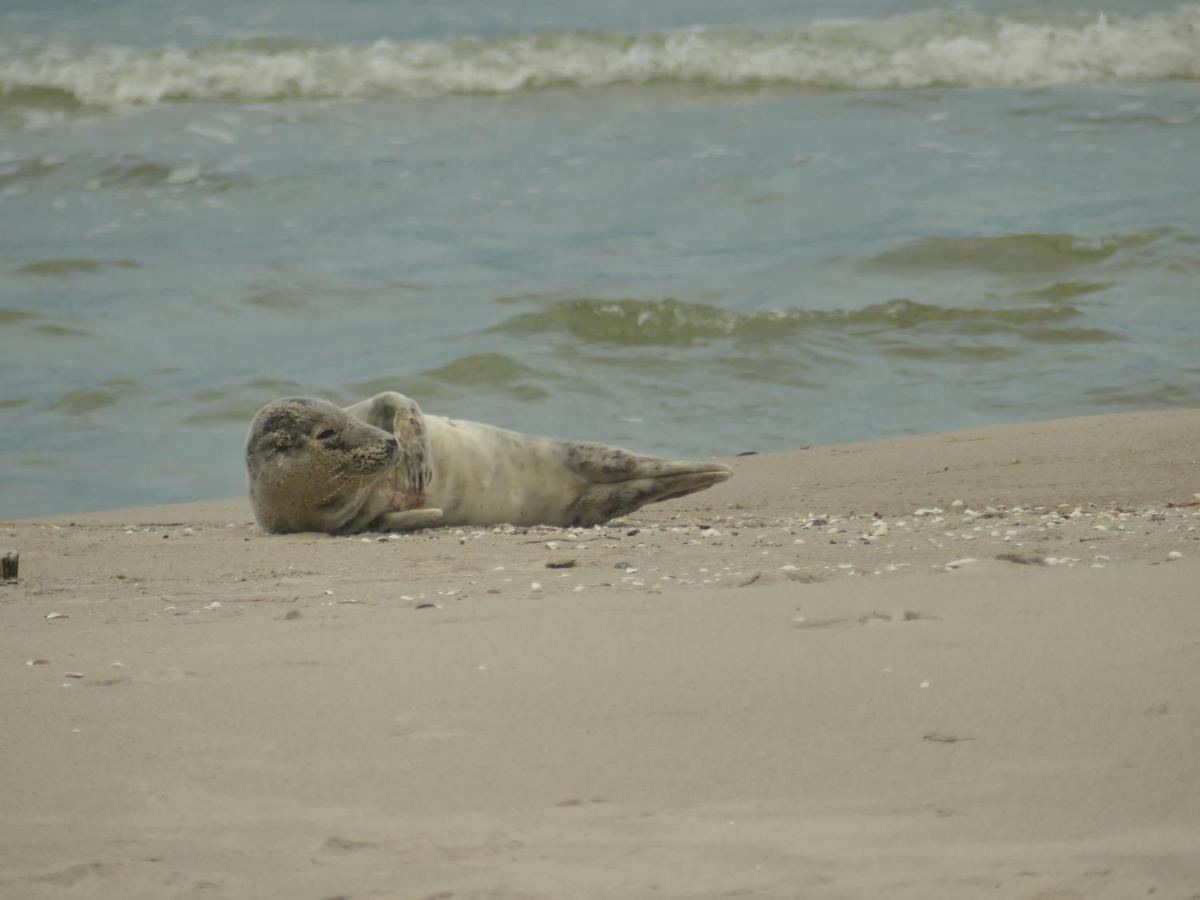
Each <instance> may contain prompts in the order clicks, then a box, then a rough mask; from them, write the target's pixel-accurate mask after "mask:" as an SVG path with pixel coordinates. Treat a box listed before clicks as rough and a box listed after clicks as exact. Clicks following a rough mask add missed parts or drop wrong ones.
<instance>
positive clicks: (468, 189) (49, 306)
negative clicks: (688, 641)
mask: <svg viewBox="0 0 1200 900" xmlns="http://www.w3.org/2000/svg"><path fill="white" fill-rule="evenodd" d="M197 9H198V8H197V7H195V5H188V4H183V3H170V2H161V3H152V2H150V0H139V2H130V0H121V2H117V3H113V4H108V5H104V6H103V7H101V6H97V5H95V4H86V3H82V2H53V3H38V4H33V3H29V4H28V5H24V6H23V5H21V4H8V5H6V6H5V8H4V10H0V221H3V223H4V224H3V227H2V229H0V517H15V516H22V515H36V514H41V513H54V512H66V511H81V510H85V509H94V508H104V507H117V506H129V505H140V504H149V503H156V502H165V501H174V500H190V499H202V498H210V497H223V496H230V495H234V494H237V493H240V492H241V491H242V489H243V485H244V483H243V479H244V476H243V474H242V468H241V467H242V462H241V442H242V438H243V436H244V432H245V428H246V426H247V424H248V422H249V419H250V417H251V416H252V414H253V412H254V411H255V409H257V407H258V406H260V405H261V404H262V403H264V402H266V401H268V400H270V399H273V398H275V397H279V396H284V395H294V394H306V395H314V396H324V397H328V398H330V399H333V400H336V401H340V402H345V403H350V402H353V401H355V400H357V399H360V398H361V397H363V396H366V395H367V394H369V393H372V392H374V391H378V390H384V389H394V390H401V391H404V392H406V393H409V394H411V395H412V396H414V397H416V398H417V399H418V401H419V402H421V404H422V405H423V406H424V408H425V409H427V410H429V411H432V412H437V413H441V414H446V415H452V416H459V417H464V418H475V419H480V420H483V421H488V422H492V423H495V424H498V425H503V426H506V427H510V428H516V429H518V430H523V431H530V432H540V433H548V434H555V435H560V436H563V437H574V438H586V439H595V440H602V441H606V442H609V443H615V444H621V445H626V446H630V447H634V448H637V449H640V450H644V451H648V452H655V453H661V454H666V455H672V456H702V455H708V454H722V455H729V454H734V453H738V452H744V451H749V450H756V451H770V450H778V449H785V448H789V447H794V446H799V445H806V444H813V443H824V442H831V441H842V440H853V439H862V438H871V437H882V436H888V435H896V434H902V433H912V432H920V431H929V430H937V429H953V428H960V427H968V426H973V425H978V424H983V423H992V422H1003V421H1015V420H1023V419H1034V418H1051V417H1058V416H1069V415H1079V414H1088V413H1098V412H1117V411H1122V410H1133V409H1158V408H1171V407H1179V406H1196V405H1200V353H1198V351H1197V347H1198V343H1197V334H1198V330H1200V329H1198V328H1197V325H1198V323H1200V292H1198V291H1197V287H1196V286H1197V284H1198V283H1200V281H1198V276H1200V178H1197V177H1196V169H1197V165H1196V160H1197V159H1198V158H1200V156H1198V154H1200V6H1197V5H1195V4H1185V5H1178V4H1174V3H1130V2H1127V3H1111V2H1110V3H1107V4H1102V3H1078V4H1066V3H1038V4H1030V3H1017V2H990V3H978V4H976V5H974V6H970V7H964V6H961V5H958V4H954V5H951V4H920V3H913V2H866V0H862V2H855V3H846V4H831V3H815V2H814V3H782V2H779V3H763V4H759V5H755V6H751V7H748V8H744V9H743V8H738V9H735V8H733V7H731V6H729V5H727V4H715V3H684V2H671V3H664V4H660V5H655V6H653V7H647V6H646V5H644V4H643V5H640V6H639V5H634V4H622V3H616V4H605V5H604V7H603V8H602V9H601V8H599V7H597V8H592V6H591V5H590V4H582V3H576V4H571V3H565V4H549V3H546V4H542V3H531V4H509V5H505V4H503V3H501V4H488V5H484V4H472V3H464V4H455V5H453V7H449V6H446V5H441V6H434V5H426V4H416V3H413V4H392V3H383V2H382V0H364V2H361V3H356V4H354V5H353V14H352V15H351V14H348V13H345V12H344V11H343V13H342V14H334V11H333V8H332V6H331V5H328V4H322V3H318V2H316V0H311V2H307V0H306V2H302V3H290V4H285V3H283V2H282V0H271V2H263V0H251V2H248V3H242V4H236V5H235V4H232V3H214V4H211V5H206V6H205V7H204V8H203V10H201V11H197ZM339 9H343V10H344V9H345V8H343V7H339Z"/></svg>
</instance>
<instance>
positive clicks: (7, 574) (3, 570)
mask: <svg viewBox="0 0 1200 900" xmlns="http://www.w3.org/2000/svg"><path fill="white" fill-rule="evenodd" d="M20 565H21V554H20V553H17V552H15V551H6V552H5V553H4V554H3V555H2V556H0V581H16V580H17V570H18V568H19V567H20Z"/></svg>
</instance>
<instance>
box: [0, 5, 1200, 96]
mask: <svg viewBox="0 0 1200 900" xmlns="http://www.w3.org/2000/svg"><path fill="white" fill-rule="evenodd" d="M1164 79H1200V5H1196V4H1189V5H1186V6H1182V7H1180V8H1178V9H1177V10H1175V11H1173V12H1169V13H1160V14H1150V15H1145V16H1140V17H1134V18H1120V17H1113V16H1108V15H1104V14H1099V15H1088V16H1084V15H1077V16H1059V17H1056V18H1053V19H1036V18H1001V17H992V16H987V15H983V14H981V13H975V12H970V11H955V12H930V13H922V14H917V15H908V16H897V17H893V18H888V19H882V20H876V21H855V22H823V23H815V24H812V25H809V26H807V27H803V28H798V29H795V30H788V31H774V32H750V31H738V30H730V29H703V28H694V29H685V30H677V31H668V32H661V33H657V34H639V35H635V34H620V33H597V32H557V33H546V34H539V35H517V36H506V37H496V38H486V39H483V38H480V39H474V38H457V39H451V40H445V41H426V42H391V41H380V42H377V43H375V44H371V45H366V46H359V45H331V44H302V43H296V42H289V41H277V40H267V39H258V40H249V41H233V42H228V43H224V44H214V45H209V46H201V47H194V48H168V49H155V50H128V49H118V48H110V49H102V50H95V51H90V52H72V51H64V50H43V51H40V52H20V53H15V54H11V53H10V54H5V53H3V52H0V103H10V104H12V103H20V104H24V105H35V106H58V107H62V106H65V105H71V104H84V105H87V106H95V107H120V106H127V105H153V104H160V103H169V102H183V101H233V102H266V101H277V100H287V99H335V98H363V97H387V96H400V97H431V96H444V95H450V94H484V95H487V94H511V93H516V92H520V91H527V90H538V89H545V88H565V89H570V88H595V87H606V86H613V85H647V84H679V85H693V86H699V87H711V88H735V89H748V88H757V87H777V88H791V89H799V90H815V91H823V90H892V89H906V88H923V87H981V86H1020V85H1040V84H1066V83H1071V84H1079V83H1093V82H1112V81H1129V80H1138V81H1156V80H1164Z"/></svg>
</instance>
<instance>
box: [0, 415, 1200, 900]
mask: <svg viewBox="0 0 1200 900" xmlns="http://www.w3.org/2000/svg"><path fill="white" fill-rule="evenodd" d="M729 462H730V464H731V465H733V466H734V468H735V470H736V474H735V477H734V478H733V479H731V480H730V481H729V482H727V483H726V484H723V485H720V486H718V487H717V488H714V489H712V490H710V491H707V492H704V493H700V494H697V495H694V496H692V497H688V498H684V499H682V500H677V501H672V502H670V503H666V504H661V505H658V506H654V507H649V508H647V509H644V510H642V511H640V512H639V513H637V514H634V515H632V516H629V517H627V518H624V519H622V520H619V521H614V522H611V523H609V524H608V525H607V526H605V527H601V528H596V529H568V530H564V529H553V528H531V529H524V528H522V529H515V528H512V527H500V528H487V529H471V528H464V529H438V530H432V531H428V532H422V533H416V534H406V535H366V536H354V537H329V536H323V535H289V536H267V535H264V534H262V533H261V532H260V531H259V530H258V528H257V527H256V526H255V525H254V524H253V521H252V518H251V515H250V510H249V506H248V504H247V502H246V501H245V499H244V498H238V499H233V500H227V501H215V502H209V503H197V504H189V505H178V506H167V507H155V508H147V509H136V510H121V511H115V512H108V513H95V514H87V515H78V516H56V517H54V518H52V519H42V520H24V521H16V522H6V523H3V524H0V549H5V550H14V551H17V552H19V553H20V578H19V580H18V581H16V582H14V583H8V584H4V585H0V664H2V666H3V670H4V672H5V677H4V680H3V686H2V688H0V717H2V719H3V722H4V724H5V727H4V728H3V729H2V730H0V748H2V755H0V759H3V766H2V767H0V797H2V798H3V802H2V803H0V896H2V897H4V898H10V897H11V898H34V900H36V898H58V897H87V898H110V897H111V898H118V897H119V898H164V897H205V898H246V897H254V898H258V897H262V898H279V897H289V898H290V897H295V898H314V900H320V898H325V900H328V898H335V897H345V898H383V897H397V898H426V900H432V898H441V900H448V898H485V897H487V898H567V897H588V898H591V897H597V898H641V897H671V898H683V897H756V898H758V897H761V898H767V897H770V898H793V897H801V898H818V900H824V898H830V900H832V898H838V900H853V898H864V900H866V898H881V897H887V898H913V900H918V898H920V900H931V898H934V900H936V898H962V897H977V896H988V897H1003V898H1010V897H1011V898H1030V900H1033V898H1038V900H1068V898H1089V900H1090V898H1133V897H1146V896H1153V897H1156V898H1164V900H1165V898H1172V900H1174V898H1178V900H1188V898H1192V900H1195V898H1200V852H1198V850H1197V848H1200V750H1198V749H1197V748H1198V747H1200V692H1198V691H1197V684H1200V499H1198V498H1200V410H1198V411H1182V412H1154V413H1135V414H1124V415H1117V416H1106V417H1090V418H1083V419H1070V420H1062V421H1054V422H1038V423H1030V424H1022V425H1013V426H1002V427H994V428H985V429H977V430H971V431H962V432H955V433H950V434H935V435H922V436H917V437H906V438H898V439H893V440H886V441H874V442H869V443H862V444H850V445H841V446H829V447H812V448H804V449H797V450H795V451H792V452H789V453H782V454H768V455H758V456H747V457H739V458H737V459H734V460H730V461H729Z"/></svg>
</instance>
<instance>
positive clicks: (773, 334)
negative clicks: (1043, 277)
mask: <svg viewBox="0 0 1200 900" xmlns="http://www.w3.org/2000/svg"><path fill="white" fill-rule="evenodd" d="M522 299H530V300H535V299H536V298H522ZM542 302H543V306H542V308H541V309H539V310H537V311H534V312H528V313H521V314H518V315H516V316H513V317H512V318H510V319H508V320H506V321H504V322H502V323H500V324H499V325H497V326H495V328H494V330H495V331H498V332H500V333H503V334H510V335H531V334H546V333H560V334H567V335H570V336H571V337H573V338H575V339H576V340H579V341H582V342H584V343H591V344H610V345H620V346H627V347H637V346H686V345H689V344H694V343H698V342H704V341H713V340H721V339H736V340H756V339H757V340H778V339H789V338H793V337H795V336H796V335H797V334H800V333H802V332H805V331H829V330H835V331H837V330H852V331H854V332H856V333H858V334H860V335H861V334H871V335H879V336H894V335H896V334H899V333H901V332H906V331H912V330H914V329H920V328H935V329H938V330H941V331H944V332H949V333H954V334H966V335H986V334H1011V335H1015V336H1018V337H1021V338H1025V339H1026V340H1031V341H1039V342H1047V343H1091V342H1096V341H1109V340H1119V337H1118V336H1117V335H1115V334H1113V333H1111V332H1108V331H1104V330H1101V329H1094V328H1076V327H1069V326H1064V323H1066V322H1068V321H1070V320H1072V319H1075V318H1077V317H1079V316H1080V315H1081V312H1080V310H1079V309H1077V308H1076V307H1073V306H1070V305H1068V304H1055V305H1053V306H1029V307H1015V308H1014V307H1010V308H1005V309H966V308H958V307H948V306H939V305H937V304H931V303H918V302H916V301H914V300H907V299H896V300H889V301H887V302H886V303H875V304H871V305H870V306H865V307H863V308H862V309H856V310H813V309H780V310H762V311H756V312H733V311H730V310H727V309H722V308H720V307H717V306H709V305H707V304H704V303H683V302H680V301H678V300H671V299H667V300H637V299H623V300H599V299H576V300H548V301H542Z"/></svg>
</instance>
